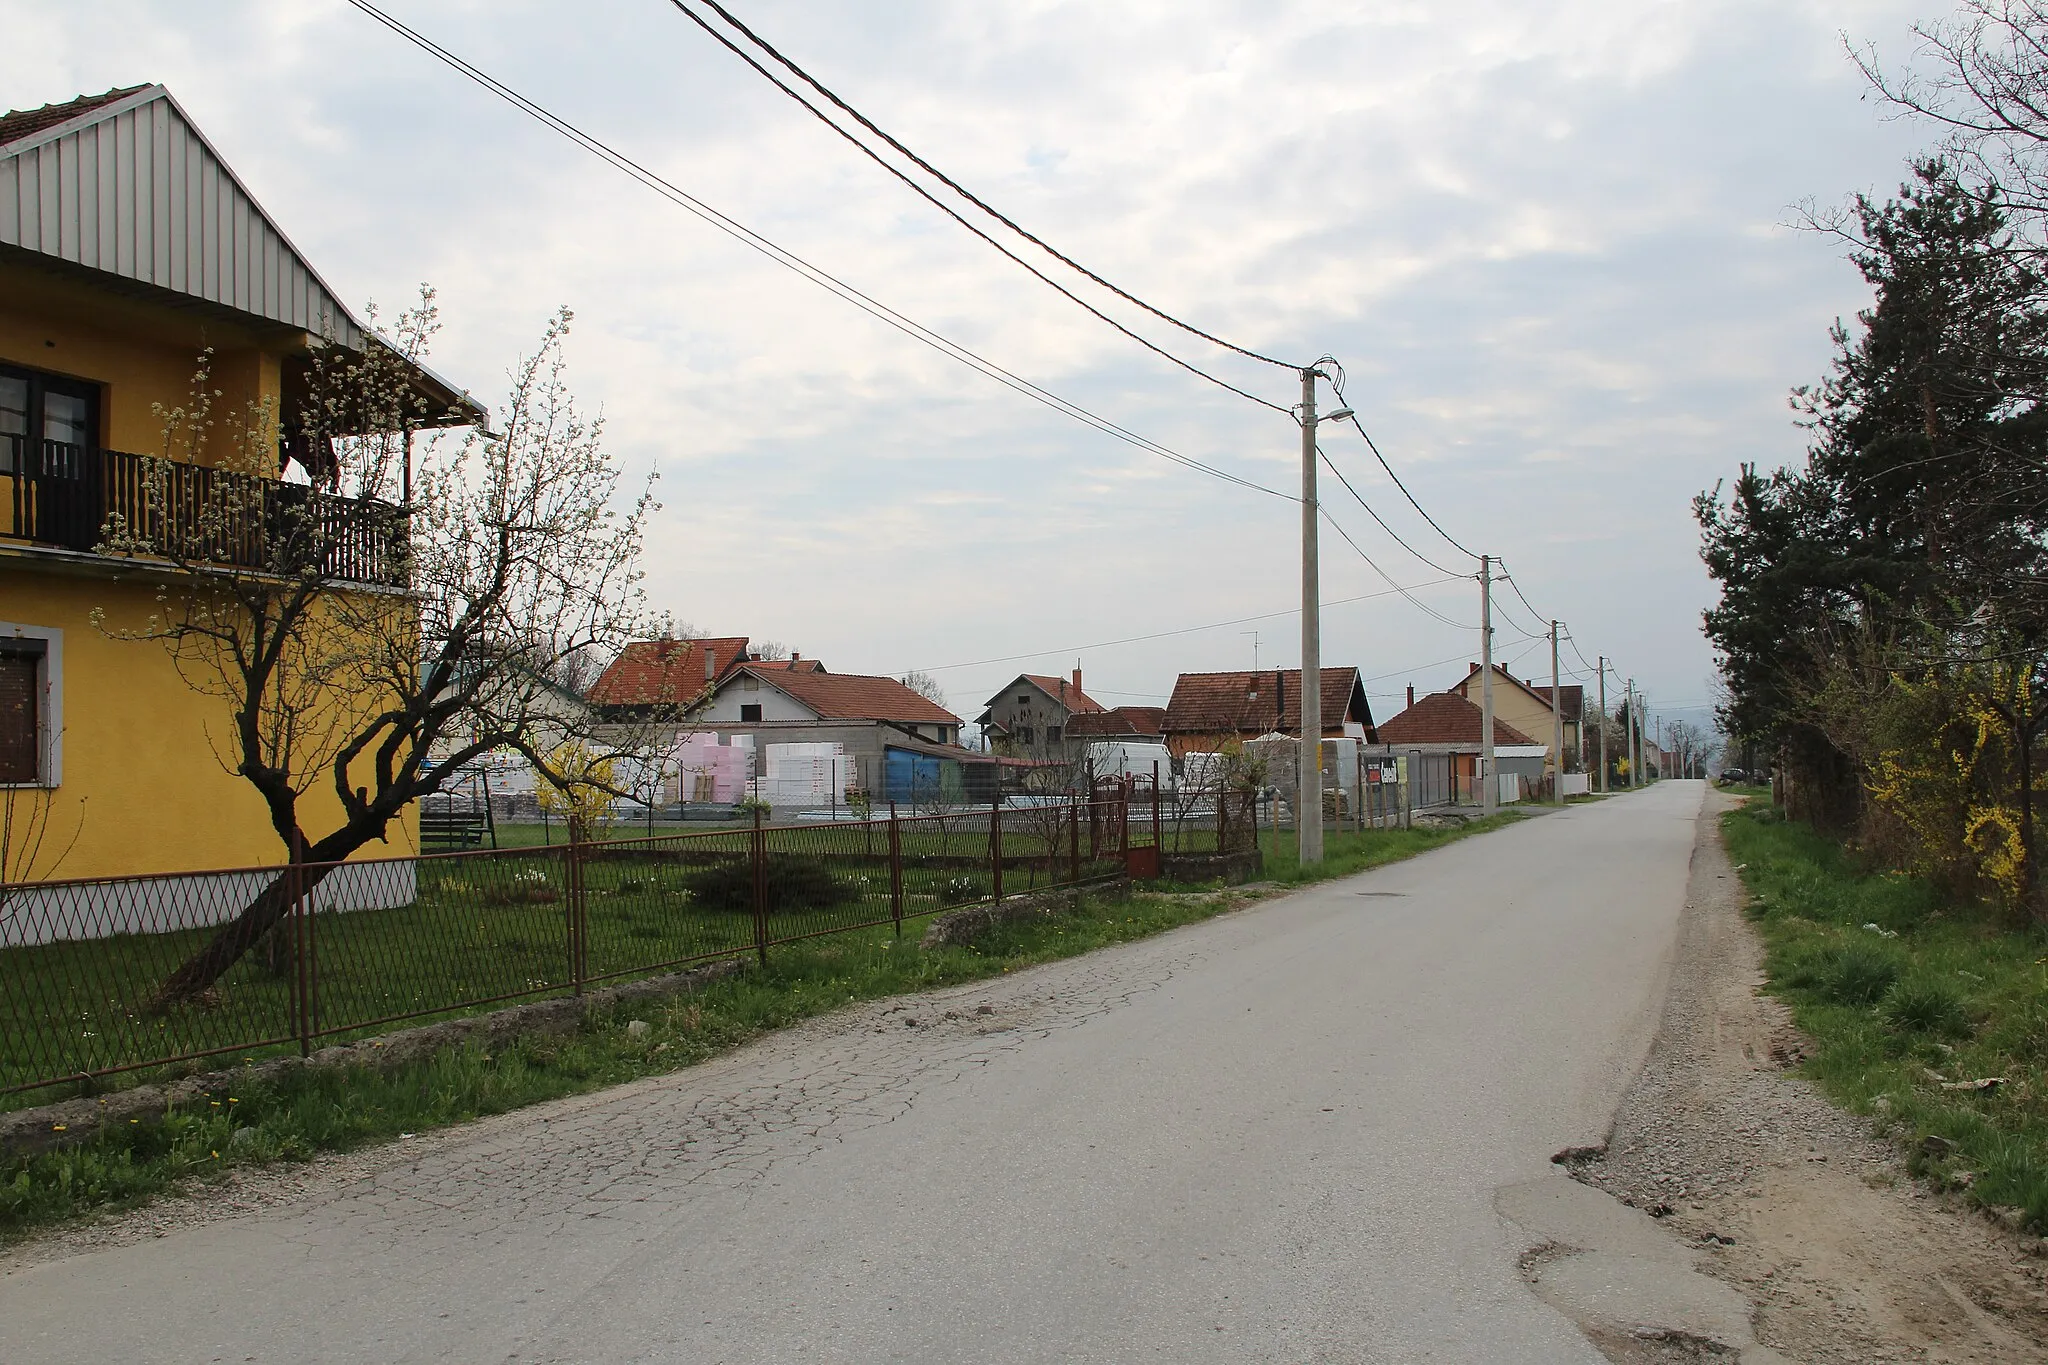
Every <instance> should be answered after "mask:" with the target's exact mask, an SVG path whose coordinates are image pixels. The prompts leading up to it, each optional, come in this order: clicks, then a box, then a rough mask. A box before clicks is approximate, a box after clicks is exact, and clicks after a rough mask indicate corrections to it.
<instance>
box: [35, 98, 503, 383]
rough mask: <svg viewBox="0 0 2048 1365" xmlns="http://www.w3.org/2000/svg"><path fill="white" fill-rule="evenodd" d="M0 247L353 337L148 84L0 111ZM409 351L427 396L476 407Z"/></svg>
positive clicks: (226, 172)
mask: <svg viewBox="0 0 2048 1365" xmlns="http://www.w3.org/2000/svg"><path fill="white" fill-rule="evenodd" d="M0 247H14V248H18V249H19V250H22V251H25V252H30V253H33V254H36V255H40V256H46V257H51V258H53V259H55V260H58V261H63V262H66V263H68V264H70V265H72V266H78V267H83V268H85V269H87V270H97V271H104V272H106V273H108V274H112V275H115V276H118V277H120V278H122V279H125V280H130V281H133V282H134V283H136V284H138V285H144V286H152V287H154V288H156V289H161V290H165V291H168V292H169V293H171V294H173V295H182V296H183V297H184V298H185V299H187V300H190V301H196V302H199V303H202V304H208V305H212V306H214V307H216V308H222V309H227V310H230V311H233V312H237V313H241V314H244V315H246V316H249V317H253V318H260V319H263V320H266V321H269V322H274V323H280V324H282V325H284V326H287V327H292V328H295V329H298V330H302V331H305V332H307V333H310V334H311V335H312V336H314V337H316V338H324V339H331V340H333V341H335V342H338V343H339V344H341V345H343V346H346V347H348V348H349V349H350V350H361V349H362V348H363V345H364V341H365V333H364V331H363V327H362V324H361V323H359V322H358V321H357V320H356V319H355V317H354V316H353V315H352V314H350V312H349V310H348V309H347V307H345V306H344V305H343V304H342V302H341V300H340V299H339V298H338V297H337V296H336V295H335V293H334V291H333V290H332V289H330V288H329V287H328V285H327V282H326V281H325V280H323V279H321V278H320V274H319V272H318V271H316V270H314V269H313V267H312V265H311V264H310V263H309V262H308V261H307V260H306V258H305V256H304V255H302V254H301V253H300V251H299V249H298V248H297V247H295V246H293V245H292V243H291V240H290V239H289V238H287V237H286V236H285V235H284V229H282V228H280V227H279V226H278V225H277V223H276V222H275V221H273V220H272V218H271V217H270V215H269V214H267V213H265V212H264V211H263V207H262V205H260V204H258V203H257V202H256V199H255V196H253V195H251V194H250V193H249V190H248V187H247V186H245V185H244V184H242V182H241V180H240V179H239V178H238V177H237V176H236V175H235V173H234V172H233V171H232V170H230V169H228V165H227V163H226V162H225V161H223V160H221V157H220V153H219V152H217V151H215V150H214V148H213V144H212V143H210V142H208V141H207V140H206V135H205V134H204V133H201V132H200V131H199V128H198V126H197V125H196V124H194V123H193V122H192V120H191V118H190V117H189V116H187V115H186V113H185V111H184V109H183V108H182V107H180V105H179V104H178V101H177V100H176V99H174V98H172V96H171V92H170V91H169V90H167V89H165V88H164V87H163V86H161V85H139V86H133V87H131V88H129V89H126V90H109V91H108V92H107V93H106V94H104V95H87V96H81V97H80V98H78V99H75V100H72V101H69V102H68V103H65V104H52V105H45V106H43V107H42V108H41V109H31V110H26V111H19V112H14V113H9V114H7V115H5V116H0ZM408 363H409V364H411V365H412V366H413V368H415V369H416V370H418V371H419V372H420V375H421V377H422V379H423V380H424V381H425V382H424V383H423V385H422V391H423V392H424V393H426V394H427V395H428V396H429V397H431V398H433V399H434V400H435V401H437V402H441V403H445V404H447V405H449V406H451V407H452V408H455V409H458V410H460V411H462V412H465V413H466V414H467V415H468V417H469V418H470V419H472V420H475V421H478V422H483V421H487V420H488V417H489V414H488V412H487V411H486V410H485V409H484V408H483V407H482V406H481V405H479V404H477V403H476V402H475V401H474V400H473V399H471V398H470V397H469V396H468V394H467V392H466V391H464V390H461V389H458V388H457V387H456V386H455V385H453V384H451V383H449V382H448V381H447V380H446V379H443V378H442V377H441V376H440V375H437V374H435V373H434V372H433V371H432V370H431V369H429V368H428V367H426V366H424V365H421V364H419V363H418V362H417V361H411V362H408Z"/></svg>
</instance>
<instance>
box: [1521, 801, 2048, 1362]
mask: <svg viewBox="0 0 2048 1365" xmlns="http://www.w3.org/2000/svg"><path fill="white" fill-rule="evenodd" d="M1730 803H1731V802H1730V798H1728V797H1726V796H1723V795H1721V794H1719V793H1715V792H1709V793H1708V796H1707V802H1706V807H1705V809H1704V810H1703V811H1702V812H1701V815H1700V823H1699V837H1698V840H1697V842H1696V844H1695V847H1694V850H1693V863H1692V880H1691V886H1690V889H1689V893H1688V897H1687V905H1686V909H1685V916H1684V920H1683V922H1682V925H1681V928H1680V932H1679V943H1678V950H1677V961H1676V963H1675V965H1674V970H1673V974H1672V985H1671V993H1670V997H1669V999H1668V1001H1667V1003H1666V1006H1665V1014H1664V1019H1663V1024H1662V1028H1661V1030H1660V1032H1659V1035H1658V1038H1657V1041H1656V1043H1655V1045H1654V1046H1653V1047H1652V1049H1651V1052H1650V1056H1649V1060H1648V1061H1647V1062H1646V1063H1645V1064H1644V1068H1643V1071H1642V1074H1641V1075H1640V1076H1638V1077H1637V1079H1636V1081H1635V1083H1634V1085H1633V1086H1632V1087H1631V1088H1630V1090H1629V1093H1628V1095H1627V1096H1626V1098H1624V1100H1623V1101H1622V1105H1621V1108H1620V1110H1619V1111H1618V1113H1617V1114H1616V1117H1615V1123H1614V1129H1613V1132H1612V1134H1611V1136H1610V1138H1609V1141H1608V1144H1607V1147H1606V1149H1605V1151H1604V1152H1599V1151H1585V1150H1574V1151H1571V1152H1561V1153H1559V1154H1558V1160H1559V1161H1560V1163H1561V1164H1563V1165H1565V1166H1566V1167H1567V1168H1568V1169H1569V1170H1570V1171H1571V1173H1572V1174H1573V1175H1574V1176H1576V1177H1577V1178H1578V1179H1579V1180H1582V1181H1584V1182H1585V1183H1587V1184H1589V1185H1592V1186H1594V1187H1595V1188H1598V1189H1602V1190H1605V1191H1607V1192H1608V1193H1609V1194H1612V1195H1614V1196H1615V1197H1617V1198H1619V1199H1621V1200H1622V1201H1623V1202H1624V1203H1627V1204H1630V1205H1632V1206H1634V1207H1636V1208H1638V1209H1641V1210H1643V1211H1645V1212H1647V1213H1649V1214H1651V1215H1652V1216H1654V1217H1656V1218H1657V1219H1659V1220H1660V1222H1661V1224H1662V1226H1663V1228H1664V1230H1665V1232H1666V1233H1667V1234H1669V1235H1670V1236H1672V1237H1673V1238H1675V1239H1677V1240H1678V1241H1679V1242H1680V1243H1681V1244H1682V1245H1686V1246H1689V1247H1692V1248H1697V1249H1698V1250H1700V1251H1702V1252H1704V1253H1705V1254H1704V1255H1703V1256H1701V1257H1700V1258H1699V1260H1698V1266H1699V1268H1700V1269H1701V1270H1703V1271H1704V1272H1705V1273H1707V1274H1710V1275H1713V1276H1714V1277H1716V1278H1718V1279H1721V1280H1723V1281H1725V1282H1727V1283H1728V1284H1730V1285H1732V1286H1733V1287H1734V1288H1735V1289H1736V1290H1738V1291H1739V1292H1740V1293H1741V1294H1742V1295H1743V1296H1744V1297H1745V1298H1746V1299H1747V1300H1748V1301H1749V1303H1750V1305H1751V1307H1752V1310H1753V1315H1754V1317H1753V1321H1754V1326H1755V1332H1756V1337H1757V1340H1758V1341H1760V1342H1761V1343H1763V1344H1765V1345H1766V1346H1769V1347H1773V1348H1775V1349H1776V1350H1777V1351H1779V1352H1781V1353H1782V1354H1783V1355H1784V1356H1786V1357H1788V1358H1790V1359H1793V1360H1798V1361H1803V1362H1809V1365H1834V1362H1841V1363H1842V1365H1872V1363H1873V1362H1889V1361H1941V1362H1997V1363H1998V1365H2006V1363H2007V1362H2010V1363H2011V1365H2022V1362H2024V1363H2025V1365H2038V1362H2040V1361H2042V1360H2048V1259H2044V1251H2048V1248H2044V1244H2043V1241H2042V1239H2040V1238H2037V1237H2030V1236H2022V1235H2017V1234H2014V1233H2011V1232H2008V1231H2005V1230H2003V1229H2002V1228H1999V1227H1997V1226H1995V1225H1993V1224H1992V1223H1991V1222H1990V1221H1989V1220H1988V1219H1986V1218H1984V1217H1982V1216H1981V1215H1979V1214H1976V1213H1974V1212H1972V1211H1970V1210H1969V1209H1967V1208H1965V1207H1963V1206H1962V1205H1961V1204H1960V1203H1959V1202H1958V1201H1955V1200H1952V1199H1948V1198H1945V1197H1943V1196H1941V1195H1938V1194H1936V1193H1934V1192H1933V1191H1931V1190H1929V1189H1927V1188H1925V1187H1924V1186H1922V1185H1920V1184H1919V1183H1918V1182H1916V1181H1915V1180H1914V1179H1913V1178H1912V1177H1911V1176H1910V1175H1909V1174H1908V1172H1907V1170H1906V1165H1905V1162H1904V1160H1903V1159H1902V1154H1901V1153H1900V1152H1899V1151H1898V1149H1897V1148H1896V1147H1895V1146H1894V1145H1893V1144H1891V1143H1890V1142H1888V1141H1885V1140H1882V1139H1880V1138H1878V1137H1876V1136H1874V1135H1873V1133H1872V1131H1871V1128H1870V1125H1869V1123H1868V1122H1867V1121H1865V1120H1863V1119H1859V1118H1857V1117H1855V1116H1854V1115H1851V1114H1848V1113H1845V1112H1844V1111H1842V1110H1840V1109H1837V1108H1836V1107H1835V1106H1834V1105H1832V1104H1831V1103H1829V1102H1828V1101H1827V1100H1826V1099H1825V1098H1824V1097H1823V1096H1822V1095H1821V1094H1820V1093H1819V1092H1818V1091H1816V1090H1815V1089H1814V1088H1813V1087H1812V1086H1811V1085H1810V1084H1808V1083H1807V1082H1806V1081H1805V1080H1804V1079H1802V1078H1801V1077H1800V1076H1798V1075H1797V1074H1796V1073H1795V1072H1794V1071H1793V1068H1795V1067H1796V1066H1797V1065H1798V1063H1799V1060H1800V1059H1801V1058H1802V1057H1803V1056H1804V1055H1805V1052H1806V1045H1805V1040H1804V1039H1803V1038H1802V1037H1801V1036H1800V1034H1799V1032H1798V1031H1797V1029H1795V1028H1794V1027H1793V1025H1792V1023H1791V1019H1790V1016H1789V1013H1788V1011H1787V1010H1786V1009H1785V1007H1784V1006H1783V1005H1782V1004H1780V1003H1779V1002H1778V1001H1777V1000H1775V999H1773V998H1771V997H1769V996H1765V995H1761V994H1759V989H1760V988H1761V986H1762V985H1763V982H1764V975H1763V949H1762V945H1761V943H1760V942H1759V941H1758V938H1757V935H1756V933H1755V931H1754V929H1753V928H1752V927H1751V926H1750V925H1749V923H1748V922H1747V921H1746V920H1745V919H1744V918H1743V915H1742V904H1743V901H1744V897H1745V893H1744V891H1743V888H1742V882H1741V880H1740V878H1739V877H1738V876H1737V875H1736V872H1735V870H1734V868H1733V867H1731V866H1730V865H1729V861H1728V857H1727V853H1726V851H1725V850H1724V849H1723V848H1722V845H1721V836H1720V823H1719V816H1720V813H1721V812H1722V811H1723V810H1725V809H1727V808H1728V806H1729V804H1730ZM1595 1344H1596V1345H1601V1346H1602V1348H1603V1350H1606V1349H1608V1344H1606V1343H1601V1342H1599V1341H1597V1340H1596V1342H1595ZM1632 1345H1636V1346H1639V1345H1640V1343H1633V1344H1632ZM1608 1353H1609V1355H1610V1357H1611V1358H1614V1359H1617V1360H1620V1359H1640V1358H1641V1356H1640V1355H1622V1354H1617V1353H1616V1352H1615V1351H1613V1350H1609V1351H1608Z"/></svg>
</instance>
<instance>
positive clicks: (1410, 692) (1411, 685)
mask: <svg viewBox="0 0 2048 1365" xmlns="http://www.w3.org/2000/svg"><path fill="white" fill-rule="evenodd" d="M1408 704H1409V705H1410V706H1413V705H1415V684H1414V683H1409V684H1408Z"/></svg>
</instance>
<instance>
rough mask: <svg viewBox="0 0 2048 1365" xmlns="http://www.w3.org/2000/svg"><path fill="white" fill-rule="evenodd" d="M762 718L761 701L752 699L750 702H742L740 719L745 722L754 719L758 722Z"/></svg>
mask: <svg viewBox="0 0 2048 1365" xmlns="http://www.w3.org/2000/svg"><path fill="white" fill-rule="evenodd" d="M760 719H761V703H760V702H757V701H750V702H744V703H742V704H741V706H740V720H741V721H742V722H743V723H744V722H748V721H754V722H758V721H759V720H760Z"/></svg>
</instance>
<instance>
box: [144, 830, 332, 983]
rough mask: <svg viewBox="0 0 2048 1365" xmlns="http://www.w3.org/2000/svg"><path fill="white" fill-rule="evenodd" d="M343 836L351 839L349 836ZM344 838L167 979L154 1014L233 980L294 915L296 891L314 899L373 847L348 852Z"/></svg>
mask: <svg viewBox="0 0 2048 1365" xmlns="http://www.w3.org/2000/svg"><path fill="white" fill-rule="evenodd" d="M341 834H346V831H342V832H341ZM341 834H331V835H329V836H328V837H327V838H325V839H323V840H321V841H320V842H319V843H318V844H316V845H314V846H313V847H312V848H311V849H308V850H307V851H306V856H305V858H304V859H303V860H302V861H301V863H300V875H299V876H298V877H296V878H294V877H293V876H292V875H291V871H290V870H289V868H287V869H286V870H284V871H280V872H279V873H278V875H277V876H276V877H275V878H273V879H272V880H271V882H270V884H269V885H268V886H265V887H264V888H263V889H262V890H261V891H259V892H257V893H256V897H255V899H253V900H251V901H250V902H249V904H248V905H246V906H244V907H243V909H242V913H241V914H239V915H237V916H235V917H234V918H233V919H232V920H229V921H228V922H227V923H226V924H224V925H222V926H221V927H220V929H219V931H218V932H216V933H215V934H214V936H213V937H212V938H210V939H208V940H207V941H206V946H205V947H203V948H201V949H200V950H199V951H198V952H196V953H194V954H193V955H192V956H191V957H189V958H187V959H186V960H185V962H184V964H183V965H182V966H180V967H179V968H178V969H177V970H176V971H174V972H172V973H171V974H170V975H169V976H167V977H165V978H164V983H163V985H161V986H159V987H157V990H156V994H155V995H154V996H152V997H151V998H150V1002H149V1006H148V1008H149V1010H150V1012H151V1013H161V1012H162V1011H164V1010H166V1009H169V1008H170V1007H171V1006H173V1005H178V1004H183V1003H184V1002H186V1001H188V1000H191V999H193V998H194V997H195V996H197V995H198V994H199V993H200V992H202V991H204V990H205V989H206V988H207V987H209V986H211V985H213V983H214V982H216V981H218V980H220V979H221V978H222V977H223V976H225V975H227V973H228V969H229V968H231V967H233V966H234V965H235V964H236V963H237V962H239V961H241V960H242V958H243V957H244V956H245V955H246V954H247V953H248V952H249V950H250V949H252V948H254V947H255V946H256V945H257V944H258V943H260V942H262V941H263V938H264V936H265V935H266V934H268V933H270V932H271V931H272V930H273V929H276V928H277V927H278V925H280V924H282V923H283V922H284V919H285V916H287V915H289V914H290V913H291V909H292V904H293V901H294V895H293V892H294V890H296V891H297V894H298V895H300V896H306V895H311V894H312V891H313V888H314V887H316V886H318V885H319V884H320V883H321V882H322V881H324V880H325V879H326V877H327V874H328V873H329V872H332V871H333V870H334V864H335V863H336V862H338V861H339V860H341V859H343V858H346V857H347V856H348V855H349V854H350V853H353V852H354V851H355V850H356V849H357V848H360V847H361V846H362V845H363V844H364V843H366V842H368V841H367V840H366V839H357V840H355V841H354V842H353V843H348V844H347V847H337V845H338V844H340V843H343V842H346V841H345V840H343V839H342V837H341Z"/></svg>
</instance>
